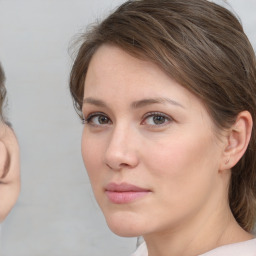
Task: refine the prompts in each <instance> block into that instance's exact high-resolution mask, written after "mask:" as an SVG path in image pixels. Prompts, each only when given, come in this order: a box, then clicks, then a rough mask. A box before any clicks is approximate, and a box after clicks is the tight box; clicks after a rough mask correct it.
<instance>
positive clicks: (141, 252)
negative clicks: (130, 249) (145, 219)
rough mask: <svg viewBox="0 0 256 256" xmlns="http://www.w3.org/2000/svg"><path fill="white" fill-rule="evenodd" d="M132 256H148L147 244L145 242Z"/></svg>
mask: <svg viewBox="0 0 256 256" xmlns="http://www.w3.org/2000/svg"><path fill="white" fill-rule="evenodd" d="M131 256H148V250H147V246H146V243H145V242H143V243H142V244H141V245H140V246H139V247H138V248H137V250H136V251H135V252H134V253H133V254H132V255H131Z"/></svg>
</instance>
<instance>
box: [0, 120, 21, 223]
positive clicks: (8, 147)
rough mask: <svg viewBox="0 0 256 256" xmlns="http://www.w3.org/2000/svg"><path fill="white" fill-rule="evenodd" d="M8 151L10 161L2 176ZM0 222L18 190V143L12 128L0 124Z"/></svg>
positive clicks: (10, 206)
mask: <svg viewBox="0 0 256 256" xmlns="http://www.w3.org/2000/svg"><path fill="white" fill-rule="evenodd" d="M7 152H9V156H10V163H9V169H8V173H7V175H5V176H4V177H2V176H3V173H4V171H5V167H6V166H5V164H6V159H7V155H8V153H7ZM0 156H1V159H0V222H1V221H3V220H4V219H5V218H6V216H7V215H8V213H9V212H10V211H11V209H12V207H13V205H14V204H15V202H16V201H17V198H18V195H19V191H20V156H19V145H18V142H17V139H16V136H15V134H14V132H13V130H12V129H11V128H10V127H8V126H7V125H6V124H4V123H1V124H0Z"/></svg>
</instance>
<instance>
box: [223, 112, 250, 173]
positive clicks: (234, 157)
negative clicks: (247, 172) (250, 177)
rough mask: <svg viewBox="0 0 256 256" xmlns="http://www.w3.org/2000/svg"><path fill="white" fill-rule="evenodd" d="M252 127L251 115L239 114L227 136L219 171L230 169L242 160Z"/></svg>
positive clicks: (246, 113)
mask: <svg viewBox="0 0 256 256" xmlns="http://www.w3.org/2000/svg"><path fill="white" fill-rule="evenodd" d="M252 126H253V122H252V116H251V114H250V113H249V112H248V111H242V112H240V113H239V115H238V116H237V119H236V122H235V124H234V125H232V127H231V128H230V129H229V132H228V134H227V145H226V147H225V150H224V154H223V158H222V162H221V166H220V170H227V169H231V168H232V167H234V166H235V165H236V164H237V162H238V161H239V160H240V159H241V158H242V156H243V155H244V153H245V151H246V149H247V147H248V144H249V141H250V138H251V133H252Z"/></svg>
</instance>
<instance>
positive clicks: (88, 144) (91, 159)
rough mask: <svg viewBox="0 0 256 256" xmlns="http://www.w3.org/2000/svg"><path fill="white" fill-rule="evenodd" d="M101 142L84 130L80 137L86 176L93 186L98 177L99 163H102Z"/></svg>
mask: <svg viewBox="0 0 256 256" xmlns="http://www.w3.org/2000/svg"><path fill="white" fill-rule="evenodd" d="M103 148H104V147H103V142H102V141H98V139H97V137H96V136H92V135H89V133H88V132H87V131H86V129H84V131H83V135H82V144H81V149H82V157H83V161H84V165H85V168H86V171H87V173H88V176H89V178H90V180H91V183H92V185H93V183H94V181H95V179H97V178H98V177H99V175H100V170H101V168H99V167H100V163H102V151H103Z"/></svg>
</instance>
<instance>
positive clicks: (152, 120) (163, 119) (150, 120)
mask: <svg viewBox="0 0 256 256" xmlns="http://www.w3.org/2000/svg"><path fill="white" fill-rule="evenodd" d="M171 121H173V119H172V118H171V117H169V116H167V115H165V114H163V113H159V112H153V113H148V114H146V116H145V117H144V119H143V122H142V124H143V125H150V126H163V125H166V124H169V123H170V122H171Z"/></svg>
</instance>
